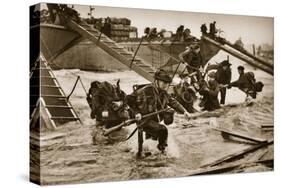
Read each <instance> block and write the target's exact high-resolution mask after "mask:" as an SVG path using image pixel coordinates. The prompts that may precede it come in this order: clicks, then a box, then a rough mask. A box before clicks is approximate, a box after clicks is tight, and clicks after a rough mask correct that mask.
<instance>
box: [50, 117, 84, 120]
mask: <svg viewBox="0 0 281 188" xmlns="http://www.w3.org/2000/svg"><path fill="white" fill-rule="evenodd" d="M51 119H52V120H79V118H77V117H63V116H62V117H56V116H55V117H51Z"/></svg>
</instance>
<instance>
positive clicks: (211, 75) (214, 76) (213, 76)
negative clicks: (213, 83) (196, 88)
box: [208, 71, 216, 78]
mask: <svg viewBox="0 0 281 188" xmlns="http://www.w3.org/2000/svg"><path fill="white" fill-rule="evenodd" d="M208 76H209V77H210V78H216V73H215V72H214V71H213V72H210V73H209V74H208Z"/></svg>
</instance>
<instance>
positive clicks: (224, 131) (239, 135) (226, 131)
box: [214, 128, 267, 143]
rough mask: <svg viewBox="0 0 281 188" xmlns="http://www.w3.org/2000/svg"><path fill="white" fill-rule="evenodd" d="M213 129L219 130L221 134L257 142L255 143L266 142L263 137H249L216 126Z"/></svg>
mask: <svg viewBox="0 0 281 188" xmlns="http://www.w3.org/2000/svg"><path fill="white" fill-rule="evenodd" d="M214 130H216V131H220V132H222V133H223V134H227V135H230V136H234V137H237V138H242V139H245V140H249V141H252V142H257V143H261V142H267V140H266V139H263V138H257V137H250V136H249V135H245V134H242V133H238V132H232V131H230V130H222V129H218V128H214Z"/></svg>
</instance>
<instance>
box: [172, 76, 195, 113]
mask: <svg viewBox="0 0 281 188" xmlns="http://www.w3.org/2000/svg"><path fill="white" fill-rule="evenodd" d="M180 77H181V78H182V82H181V83H179V84H177V85H175V86H174V87H173V90H174V93H173V96H174V97H175V99H176V100H177V101H178V102H179V103H180V104H181V105H182V106H183V107H184V108H185V109H186V110H187V111H188V112H189V113H194V112H197V110H196V109H195V108H194V107H193V104H194V101H195V100H196V98H197V97H196V89H195V87H194V86H193V85H191V84H190V77H189V75H188V74H183V75H181V76H180Z"/></svg>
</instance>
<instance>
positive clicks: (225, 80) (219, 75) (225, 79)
mask: <svg viewBox="0 0 281 188" xmlns="http://www.w3.org/2000/svg"><path fill="white" fill-rule="evenodd" d="M230 65H231V64H229V62H228V61H227V60H226V61H223V62H221V63H220V64H217V65H209V66H208V68H207V70H212V69H216V70H217V72H216V75H215V80H216V81H217V82H218V83H219V84H222V85H226V84H230V81H231V76H232V73H231V68H230ZM224 66H227V69H223V67H224ZM220 94H221V100H220V104H225V97H226V88H225V87H223V88H221V89H220Z"/></svg>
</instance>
